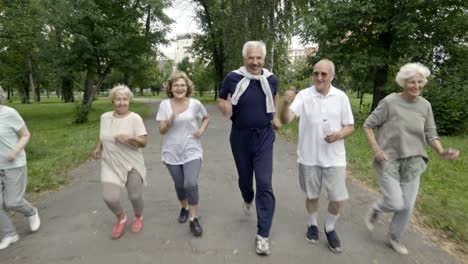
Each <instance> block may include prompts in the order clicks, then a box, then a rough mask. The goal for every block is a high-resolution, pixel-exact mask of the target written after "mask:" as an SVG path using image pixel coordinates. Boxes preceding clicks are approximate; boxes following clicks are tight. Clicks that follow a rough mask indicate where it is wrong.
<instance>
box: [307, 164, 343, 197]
mask: <svg viewBox="0 0 468 264" xmlns="http://www.w3.org/2000/svg"><path fill="white" fill-rule="evenodd" d="M322 183H323V184H324V185H325V188H326V189H327V194H328V200H329V201H335V202H339V201H344V200H347V199H348V198H349V195H348V190H347V188H346V167H320V166H308V165H304V164H301V163H299V184H300V186H301V190H302V191H303V192H304V193H305V194H306V196H307V198H308V199H317V198H319V196H320V191H321V189H322Z"/></svg>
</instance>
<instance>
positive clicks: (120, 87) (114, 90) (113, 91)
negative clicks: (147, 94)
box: [109, 84, 133, 102]
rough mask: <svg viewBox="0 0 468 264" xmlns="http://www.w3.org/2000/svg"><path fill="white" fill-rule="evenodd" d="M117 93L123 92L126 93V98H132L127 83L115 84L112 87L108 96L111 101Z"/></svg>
mask: <svg viewBox="0 0 468 264" xmlns="http://www.w3.org/2000/svg"><path fill="white" fill-rule="evenodd" d="M117 93H123V94H126V95H128V99H130V100H132V98H133V93H132V90H130V88H128V86H127V85H125V84H117V85H116V86H114V87H112V89H111V90H110V93H109V98H110V99H111V101H112V102H114V99H115V97H116V96H117Z"/></svg>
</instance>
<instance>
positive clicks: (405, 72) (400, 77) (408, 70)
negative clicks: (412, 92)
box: [395, 62, 431, 87]
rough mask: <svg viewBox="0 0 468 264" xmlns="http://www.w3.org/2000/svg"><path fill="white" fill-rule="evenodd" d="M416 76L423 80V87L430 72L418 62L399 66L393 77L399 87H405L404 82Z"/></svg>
mask: <svg viewBox="0 0 468 264" xmlns="http://www.w3.org/2000/svg"><path fill="white" fill-rule="evenodd" d="M416 74H421V76H422V77H423V79H424V80H423V85H426V83H427V78H428V77H429V76H430V75H431V71H429V69H428V68H427V67H426V66H424V65H423V64H421V63H419V62H413V63H407V64H405V65H403V66H401V68H400V70H399V71H398V73H397V75H396V77H395V81H396V82H397V83H398V85H399V86H400V87H405V82H406V80H408V79H410V78H412V77H414V76H415V75H416Z"/></svg>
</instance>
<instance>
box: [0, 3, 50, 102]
mask: <svg viewBox="0 0 468 264" xmlns="http://www.w3.org/2000/svg"><path fill="white" fill-rule="evenodd" d="M0 10H1V11H0V61H1V62H0V80H1V81H2V83H3V84H4V86H5V87H6V89H7V90H8V91H12V90H13V89H12V88H17V89H18V90H19V91H20V93H21V94H22V95H23V102H24V103H28V102H29V94H30V91H32V93H33V100H34V102H38V101H39V98H40V97H39V91H36V81H35V78H34V71H35V67H36V66H37V52H38V49H39V46H40V44H41V43H42V42H43V41H44V36H43V35H42V34H41V32H42V29H43V28H42V26H43V23H42V19H43V16H42V11H43V10H42V7H41V5H40V3H39V2H38V1H1V2H0ZM9 94H10V93H9Z"/></svg>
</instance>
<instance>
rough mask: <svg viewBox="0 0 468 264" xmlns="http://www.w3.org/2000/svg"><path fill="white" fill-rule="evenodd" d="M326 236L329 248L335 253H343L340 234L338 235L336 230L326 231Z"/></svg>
mask: <svg viewBox="0 0 468 264" xmlns="http://www.w3.org/2000/svg"><path fill="white" fill-rule="evenodd" d="M325 235H327V240H328V247H329V248H330V250H331V251H332V252H333V253H341V242H340V238H339V237H338V234H336V232H335V230H332V231H330V232H327V230H325Z"/></svg>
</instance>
